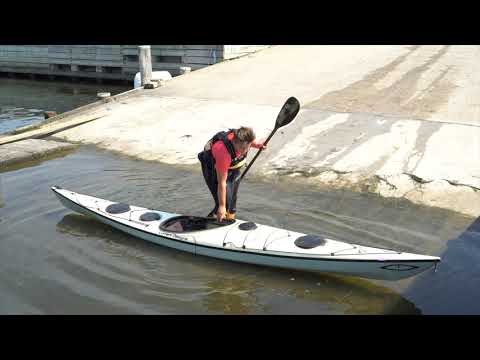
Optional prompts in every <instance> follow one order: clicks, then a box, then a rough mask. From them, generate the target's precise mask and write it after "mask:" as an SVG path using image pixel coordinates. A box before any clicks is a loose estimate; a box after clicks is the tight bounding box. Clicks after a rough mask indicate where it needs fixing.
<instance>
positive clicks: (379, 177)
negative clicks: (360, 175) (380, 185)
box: [374, 175, 398, 190]
mask: <svg viewBox="0 0 480 360" xmlns="http://www.w3.org/2000/svg"><path fill="white" fill-rule="evenodd" d="M374 177H375V178H376V179H377V180H380V181H383V182H384V183H386V184H387V185H388V186H390V189H392V190H397V189H398V188H397V187H396V186H395V185H394V184H392V183H391V182H389V181H388V180H387V178H384V177H382V176H380V175H374Z"/></svg>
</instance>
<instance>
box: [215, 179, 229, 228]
mask: <svg viewBox="0 0 480 360" xmlns="http://www.w3.org/2000/svg"><path fill="white" fill-rule="evenodd" d="M227 175H228V173H227V172H217V180H218V190H217V191H218V193H217V194H218V201H219V206H218V211H217V220H218V221H219V222H220V221H222V220H223V219H224V218H225V216H226V213H227Z"/></svg>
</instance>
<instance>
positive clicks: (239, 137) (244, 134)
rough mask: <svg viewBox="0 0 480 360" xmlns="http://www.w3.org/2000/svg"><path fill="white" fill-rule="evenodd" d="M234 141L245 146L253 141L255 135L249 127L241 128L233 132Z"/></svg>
mask: <svg viewBox="0 0 480 360" xmlns="http://www.w3.org/2000/svg"><path fill="white" fill-rule="evenodd" d="M235 140H236V141H237V142H240V143H245V144H248V143H251V142H252V141H254V140H255V133H254V132H253V129H252V128H251V127H245V126H242V127H241V128H239V129H237V130H235V139H234V141H235Z"/></svg>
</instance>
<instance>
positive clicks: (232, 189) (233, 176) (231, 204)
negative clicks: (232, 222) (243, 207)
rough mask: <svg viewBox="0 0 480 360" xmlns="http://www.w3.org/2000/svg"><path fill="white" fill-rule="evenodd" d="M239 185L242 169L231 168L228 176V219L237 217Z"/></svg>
mask: <svg viewBox="0 0 480 360" xmlns="http://www.w3.org/2000/svg"><path fill="white" fill-rule="evenodd" d="M239 186H240V170H238V169H236V170H231V171H230V172H229V174H228V178H227V219H235V215H236V213H237V193H238V188H239Z"/></svg>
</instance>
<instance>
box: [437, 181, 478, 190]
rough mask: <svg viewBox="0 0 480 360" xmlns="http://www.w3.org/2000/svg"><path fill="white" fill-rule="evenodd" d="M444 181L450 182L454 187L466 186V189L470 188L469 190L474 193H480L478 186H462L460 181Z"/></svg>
mask: <svg viewBox="0 0 480 360" xmlns="http://www.w3.org/2000/svg"><path fill="white" fill-rule="evenodd" d="M442 180H445V181H446V182H448V183H449V184H450V185H453V186H465V187H469V188H471V189H473V191H475V192H477V191H480V188H478V187H476V186H473V185H468V184H461V183H459V182H458V181H455V180H448V179H442Z"/></svg>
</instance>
